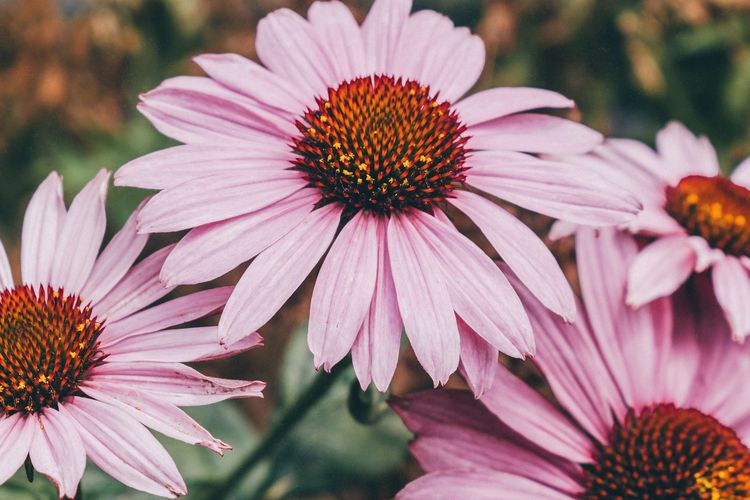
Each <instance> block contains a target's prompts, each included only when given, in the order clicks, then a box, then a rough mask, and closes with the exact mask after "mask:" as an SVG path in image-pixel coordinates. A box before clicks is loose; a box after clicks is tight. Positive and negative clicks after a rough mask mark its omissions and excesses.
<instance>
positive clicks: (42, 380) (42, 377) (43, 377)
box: [37, 373, 49, 384]
mask: <svg viewBox="0 0 750 500" xmlns="http://www.w3.org/2000/svg"><path fill="white" fill-rule="evenodd" d="M37 380H38V381H39V382H40V383H42V384H46V383H47V382H49V379H48V378H47V376H46V375H45V374H43V373H40V374H39V378H38V379H37Z"/></svg>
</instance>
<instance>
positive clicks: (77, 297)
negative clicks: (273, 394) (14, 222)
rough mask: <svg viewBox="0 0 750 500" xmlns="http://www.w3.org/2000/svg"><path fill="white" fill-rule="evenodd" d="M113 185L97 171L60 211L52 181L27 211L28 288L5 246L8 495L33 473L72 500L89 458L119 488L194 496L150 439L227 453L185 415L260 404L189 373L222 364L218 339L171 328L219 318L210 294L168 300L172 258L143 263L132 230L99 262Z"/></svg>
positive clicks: (3, 417)
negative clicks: (227, 404)
mask: <svg viewBox="0 0 750 500" xmlns="http://www.w3.org/2000/svg"><path fill="white" fill-rule="evenodd" d="M108 181H109V173H107V172H106V171H101V172H100V173H99V174H98V175H97V176H96V178H95V179H94V180H92V181H91V182H90V183H89V184H88V185H87V186H86V187H85V188H84V189H83V190H82V191H81V192H80V193H79V194H78V195H77V196H76V197H75V199H74V200H73V202H72V204H71V205H70V208H69V209H68V210H66V209H65V205H64V203H63V198H62V182H61V179H60V177H59V176H58V175H57V174H56V173H52V174H50V175H49V177H47V179H46V180H45V181H44V182H43V183H42V184H41V186H39V189H38V190H37V191H36V193H35V194H34V196H33V197H32V199H31V202H30V203H29V206H28V208H27V210H26V216H25V218H24V223H23V236H22V242H21V276H22V282H21V283H20V284H17V285H16V284H14V282H13V277H12V275H11V268H10V264H9V262H8V258H7V256H6V253H5V250H4V249H3V247H2V245H0V344H1V345H2V349H1V350H0V457H1V458H0V484H2V483H3V482H5V481H6V480H7V479H8V478H9V477H11V476H12V475H13V474H14V473H15V472H16V471H17V470H18V468H19V467H20V466H21V465H22V464H23V463H24V461H25V460H27V457H28V459H29V460H30V463H31V465H32V466H33V467H34V469H35V470H36V471H38V472H40V473H42V474H45V475H46V476H48V477H49V478H50V480H51V481H52V482H53V483H55V485H57V488H58V490H59V493H60V497H61V498H62V497H64V496H65V497H70V498H73V497H75V495H76V491H77V489H78V483H79V481H80V479H81V477H82V475H83V472H84V468H85V466H86V457H88V458H90V459H91V460H92V461H93V462H94V463H95V464H96V465H98V466H99V468H100V469H102V470H103V471H104V472H106V473H107V474H109V475H110V476H112V477H113V478H115V479H117V480H119V481H121V482H122V483H124V484H126V485H128V486H130V487H132V488H136V489H139V490H142V491H146V492H148V493H152V494H155V495H161V496H168V497H175V496H178V495H181V494H185V493H186V488H185V483H184V481H183V480H182V477H181V476H180V473H179V472H178V470H177V467H176V466H175V463H174V462H173V461H172V458H171V457H170V456H169V454H168V453H167V451H166V450H165V449H164V448H163V447H162V445H161V444H160V443H159V442H158V441H157V440H156V438H154V436H152V435H151V433H150V432H149V431H148V430H147V429H146V427H149V428H151V429H154V430H156V431H158V432H160V433H162V434H164V435H167V436H170V437H172V438H175V439H179V440H181V441H184V442H186V443H190V444H197V445H201V446H205V447H206V448H209V449H210V450H212V451H214V452H216V453H219V454H222V453H223V450H227V449H229V446H228V445H226V444H225V443H223V442H222V441H220V440H218V439H216V438H215V437H213V436H212V435H211V434H210V433H209V432H208V431H207V430H206V429H204V428H203V427H201V426H200V425H199V424H198V423H197V422H196V421H194V420H193V419H192V418H190V417H189V416H188V415H187V414H186V413H185V412H183V411H182V410H181V409H180V408H178V407H179V406H196V405H206V404H211V403H214V402H217V401H221V400H224V399H227V398H236V397H250V396H261V390H262V389H263V386H264V384H263V383H262V382H248V381H243V380H229V379H221V378H214V377H208V376H205V375H203V374H201V373H199V372H197V371H196V370H194V369H192V368H190V367H188V366H186V365H184V364H183V363H184V362H189V361H199V360H206V359H213V358H219V357H224V356H227V355H230V354H232V353H235V352H239V351H242V350H247V349H250V348H252V347H255V346H258V345H260V344H261V339H260V337H259V336H258V334H256V333H254V334H251V335H249V336H246V337H244V338H243V339H242V340H241V341H239V342H237V343H235V344H232V345H230V346H226V347H222V346H220V345H219V344H218V342H217V341H216V328H217V327H195V328H173V327H175V326H177V325H180V324H182V323H185V322H188V321H191V320H194V319H197V318H201V317H203V316H206V315H208V314H210V313H212V312H215V311H217V310H219V309H221V307H222V306H223V305H224V303H225V302H226V299H227V298H228V297H229V294H230V292H231V290H230V289H229V288H216V289H212V290H205V291H202V292H197V293H193V294H190V295H186V296H183V297H179V298H176V299H172V300H168V301H166V302H163V303H161V304H159V305H156V306H153V307H149V305H150V304H152V303H154V302H155V301H157V300H159V299H161V298H162V297H164V296H165V295H167V294H168V293H169V292H170V291H171V290H172V289H173V288H165V287H164V285H163V284H162V283H161V282H160V281H159V270H160V269H161V267H162V264H163V263H164V259H165V258H166V256H167V254H168V253H169V252H170V250H171V249H170V248H169V247H167V248H163V249H161V250H159V251H157V252H155V253H153V254H151V255H149V256H148V257H146V258H144V259H143V260H141V261H140V262H138V263H136V264H134V263H135V261H136V259H137V258H138V256H139V255H140V254H141V251H142V250H143V247H144V246H145V245H146V240H147V237H145V236H143V235H140V234H138V233H137V232H136V222H135V217H134V216H132V217H131V218H130V219H129V220H128V222H127V223H126V224H125V226H124V227H123V228H122V229H121V230H120V231H119V232H118V233H117V234H116V235H115V236H114V237H113V238H112V240H111V241H110V242H109V244H108V245H107V246H106V247H105V248H104V250H103V251H102V252H101V253H99V247H100V245H101V243H102V239H103V237H104V231H105V225H106V217H105V210H104V202H105V197H106V193H107V183H108Z"/></svg>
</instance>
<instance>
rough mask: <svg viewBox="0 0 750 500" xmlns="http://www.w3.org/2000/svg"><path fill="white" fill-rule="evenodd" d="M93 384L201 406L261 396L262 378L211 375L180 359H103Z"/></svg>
mask: <svg viewBox="0 0 750 500" xmlns="http://www.w3.org/2000/svg"><path fill="white" fill-rule="evenodd" d="M90 375H91V376H90V378H89V379H88V383H89V385H90V386H92V387H94V388H96V389H98V390H101V391H104V390H107V391H108V392H110V393H112V392H113V391H115V392H116V391H127V390H129V389H133V390H137V391H143V392H147V393H149V394H152V395H155V396H158V397H159V398H161V399H162V400H163V401H166V402H169V403H172V404H175V405H177V406H201V405H208V404H213V403H217V402H219V401H223V400H225V399H229V398H247V397H262V395H261V391H262V390H263V388H264V387H265V384H264V383H263V382H258V381H247V380H232V379H225V378H215V377H208V376H206V375H203V374H202V373H200V372H198V371H196V370H194V369H192V368H190V367H188V366H185V365H183V364H180V363H156V362H147V361H143V362H135V361H129V362H124V363H115V362H113V363H104V364H102V365H99V366H97V367H95V368H93V369H92V370H91V372H90Z"/></svg>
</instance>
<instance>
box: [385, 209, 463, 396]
mask: <svg viewBox="0 0 750 500" xmlns="http://www.w3.org/2000/svg"><path fill="white" fill-rule="evenodd" d="M407 217H408V216H405V215H393V216H391V218H390V221H389V223H388V235H387V238H388V254H389V257H390V260H391V269H392V272H393V283H394V285H395V288H396V296H397V299H398V307H399V310H400V311H401V318H402V320H403V322H404V327H405V329H406V335H407V336H408V337H409V341H410V342H411V345H412V347H413V348H414V353H415V354H416V356H417V359H418V360H419V362H420V363H421V364H422V366H423V367H424V369H425V371H426V372H427V373H428V374H429V375H430V377H432V380H433V382H434V384H435V386H437V385H438V384H444V383H446V382H447V381H448V377H449V376H450V374H451V373H453V372H454V371H456V368H457V367H458V360H459V356H460V349H461V348H460V343H459V336H458V327H457V326H456V318H455V315H454V313H453V305H452V304H451V299H450V295H449V293H448V288H447V285H446V283H445V281H444V278H443V276H442V273H440V272H438V271H437V270H438V269H439V267H438V266H439V264H438V262H437V260H436V258H435V257H434V256H433V254H432V251H431V250H430V248H429V247H428V246H427V244H426V242H425V241H423V240H422V237H421V236H420V235H419V234H415V233H416V231H415V230H414V227H413V226H412V225H411V224H409V222H408V220H407Z"/></svg>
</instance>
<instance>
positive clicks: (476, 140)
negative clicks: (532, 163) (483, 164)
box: [466, 113, 602, 154]
mask: <svg viewBox="0 0 750 500" xmlns="http://www.w3.org/2000/svg"><path fill="white" fill-rule="evenodd" d="M466 134H467V135H469V136H471V139H470V140H469V142H468V143H467V146H468V147H470V148H472V149H489V150H501V151H524V152H527V153H550V154H574V153H585V152H587V151H590V150H591V149H592V148H593V147H594V146H596V145H597V144H600V143H601V142H602V136H601V134H599V133H598V132H595V131H593V130H592V129H590V128H588V127H586V126H585V125H581V124H580V123H576V122H572V121H570V120H565V119H563V118H558V117H556V116H547V115H538V114H533V113H519V114H516V115H511V116H505V117H502V118H498V119H496V120H491V121H488V122H485V123H481V124H479V125H473V126H471V127H469V130H468V131H467V132H466Z"/></svg>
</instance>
